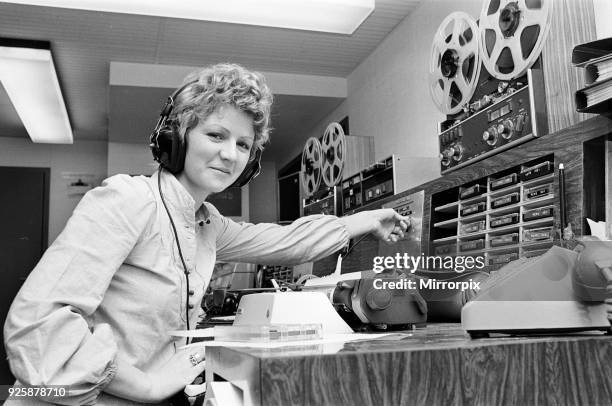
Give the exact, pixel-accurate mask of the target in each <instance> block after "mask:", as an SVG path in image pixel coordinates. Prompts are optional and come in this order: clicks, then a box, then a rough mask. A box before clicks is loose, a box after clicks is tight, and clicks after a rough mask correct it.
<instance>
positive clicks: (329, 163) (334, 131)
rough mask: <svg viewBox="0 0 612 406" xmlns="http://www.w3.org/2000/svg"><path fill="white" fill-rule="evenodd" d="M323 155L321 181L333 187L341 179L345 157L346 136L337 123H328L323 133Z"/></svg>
mask: <svg viewBox="0 0 612 406" xmlns="http://www.w3.org/2000/svg"><path fill="white" fill-rule="evenodd" d="M321 148H322V150H323V155H324V157H325V159H324V160H323V167H322V174H323V182H324V183H325V185H326V186H328V187H334V186H336V185H337V184H339V183H340V181H341V180H342V171H343V169H344V162H345V159H346V138H345V136H344V130H343V129H342V126H341V125H340V124H338V123H330V124H329V125H328V126H327V128H326V129H325V133H324V134H323V141H322V143H321Z"/></svg>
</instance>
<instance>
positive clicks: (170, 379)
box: [147, 347, 206, 402]
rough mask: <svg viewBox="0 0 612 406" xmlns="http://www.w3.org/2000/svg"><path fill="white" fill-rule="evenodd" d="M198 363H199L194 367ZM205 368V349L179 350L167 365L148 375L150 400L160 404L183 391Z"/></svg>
mask: <svg viewBox="0 0 612 406" xmlns="http://www.w3.org/2000/svg"><path fill="white" fill-rule="evenodd" d="M194 357H195V358H194ZM196 361H197V362H198V363H197V364H196V365H194V363H195V362H196ZM205 366H206V362H204V347H202V348H186V349H183V350H179V351H178V352H177V353H176V354H174V355H173V356H172V358H170V360H168V362H167V363H166V364H164V365H162V366H161V367H160V368H159V369H157V370H156V371H153V372H149V373H148V374H147V375H148V378H149V382H150V388H151V389H150V397H151V399H150V400H151V401H155V402H160V401H162V400H164V399H168V398H169V397H171V396H172V395H174V394H175V393H177V392H179V391H181V390H183V389H184V388H185V386H187V385H189V384H191V383H192V382H193V381H194V380H195V378H196V377H197V376H198V375H200V374H201V373H202V372H203V371H204V368H205Z"/></svg>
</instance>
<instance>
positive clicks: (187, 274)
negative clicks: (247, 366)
mask: <svg viewBox="0 0 612 406" xmlns="http://www.w3.org/2000/svg"><path fill="white" fill-rule="evenodd" d="M162 171H163V167H162V166H161V165H160V166H159V171H158V172H157V188H158V189H159V197H161V201H162V204H163V205H164V208H165V209H166V213H168V218H169V219H170V225H171V226H172V231H173V232H174V238H175V240H176V247H177V248H178V252H179V257H180V258H181V263H182V264H183V270H184V271H185V280H186V281H187V295H185V318H186V321H187V330H189V327H190V326H189V292H190V291H189V271H188V270H187V265H186V264H185V259H184V258H183V251H182V250H181V244H180V242H179V238H178V233H177V232H176V226H175V225H174V220H173V219H172V216H171V215H170V210H168V206H167V205H166V200H165V199H164V194H163V193H162V188H161V172H162ZM185 341H186V344H187V345H188V344H189V337H187V338H185Z"/></svg>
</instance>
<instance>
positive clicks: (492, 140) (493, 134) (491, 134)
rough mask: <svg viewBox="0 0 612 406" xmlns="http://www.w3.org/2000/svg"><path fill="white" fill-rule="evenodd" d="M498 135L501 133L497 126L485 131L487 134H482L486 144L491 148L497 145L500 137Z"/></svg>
mask: <svg viewBox="0 0 612 406" xmlns="http://www.w3.org/2000/svg"><path fill="white" fill-rule="evenodd" d="M498 134H499V131H498V129H497V127H495V126H493V127H489V128H488V129H486V130H485V132H483V133H482V140H483V141H484V142H486V143H487V144H489V145H490V146H493V145H495V144H497V138H498V137H499V135H498Z"/></svg>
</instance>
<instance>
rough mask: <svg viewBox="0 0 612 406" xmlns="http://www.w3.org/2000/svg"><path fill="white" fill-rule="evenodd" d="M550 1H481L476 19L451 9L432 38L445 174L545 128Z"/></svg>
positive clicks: (434, 96) (432, 87)
mask: <svg viewBox="0 0 612 406" xmlns="http://www.w3.org/2000/svg"><path fill="white" fill-rule="evenodd" d="M552 7H553V0H485V1H484V4H483V7H482V10H481V13H480V17H479V20H478V22H477V21H476V20H474V18H472V17H471V16H470V15H469V14H467V13H464V12H454V13H451V14H450V15H448V16H447V17H446V18H445V19H444V20H443V21H442V23H441V24H440V26H439V28H438V30H437V32H436V34H435V37H434V41H433V44H432V52H431V59H430V65H429V90H430V93H431V97H432V100H433V102H434V104H435V105H436V107H437V108H438V109H439V110H440V111H441V112H442V113H444V114H445V115H446V120H445V121H443V122H442V123H440V126H439V134H438V140H439V148H440V170H441V173H442V174H445V173H447V172H450V171H452V170H455V169H458V168H461V167H464V166H466V165H468V164H470V163H472V162H475V161H477V160H480V159H483V158H485V157H488V156H491V155H493V154H496V153H498V152H501V151H503V150H506V149H509V148H511V147H513V146H515V145H518V144H520V143H523V142H525V141H528V140H530V139H532V138H534V137H537V136H539V135H544V134H545V133H547V131H548V124H547V117H546V103H545V100H544V78H543V74H542V69H541V62H540V53H541V51H542V48H543V46H544V42H545V40H546V37H547V34H548V31H549V28H550V23H551V16H552Z"/></svg>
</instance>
